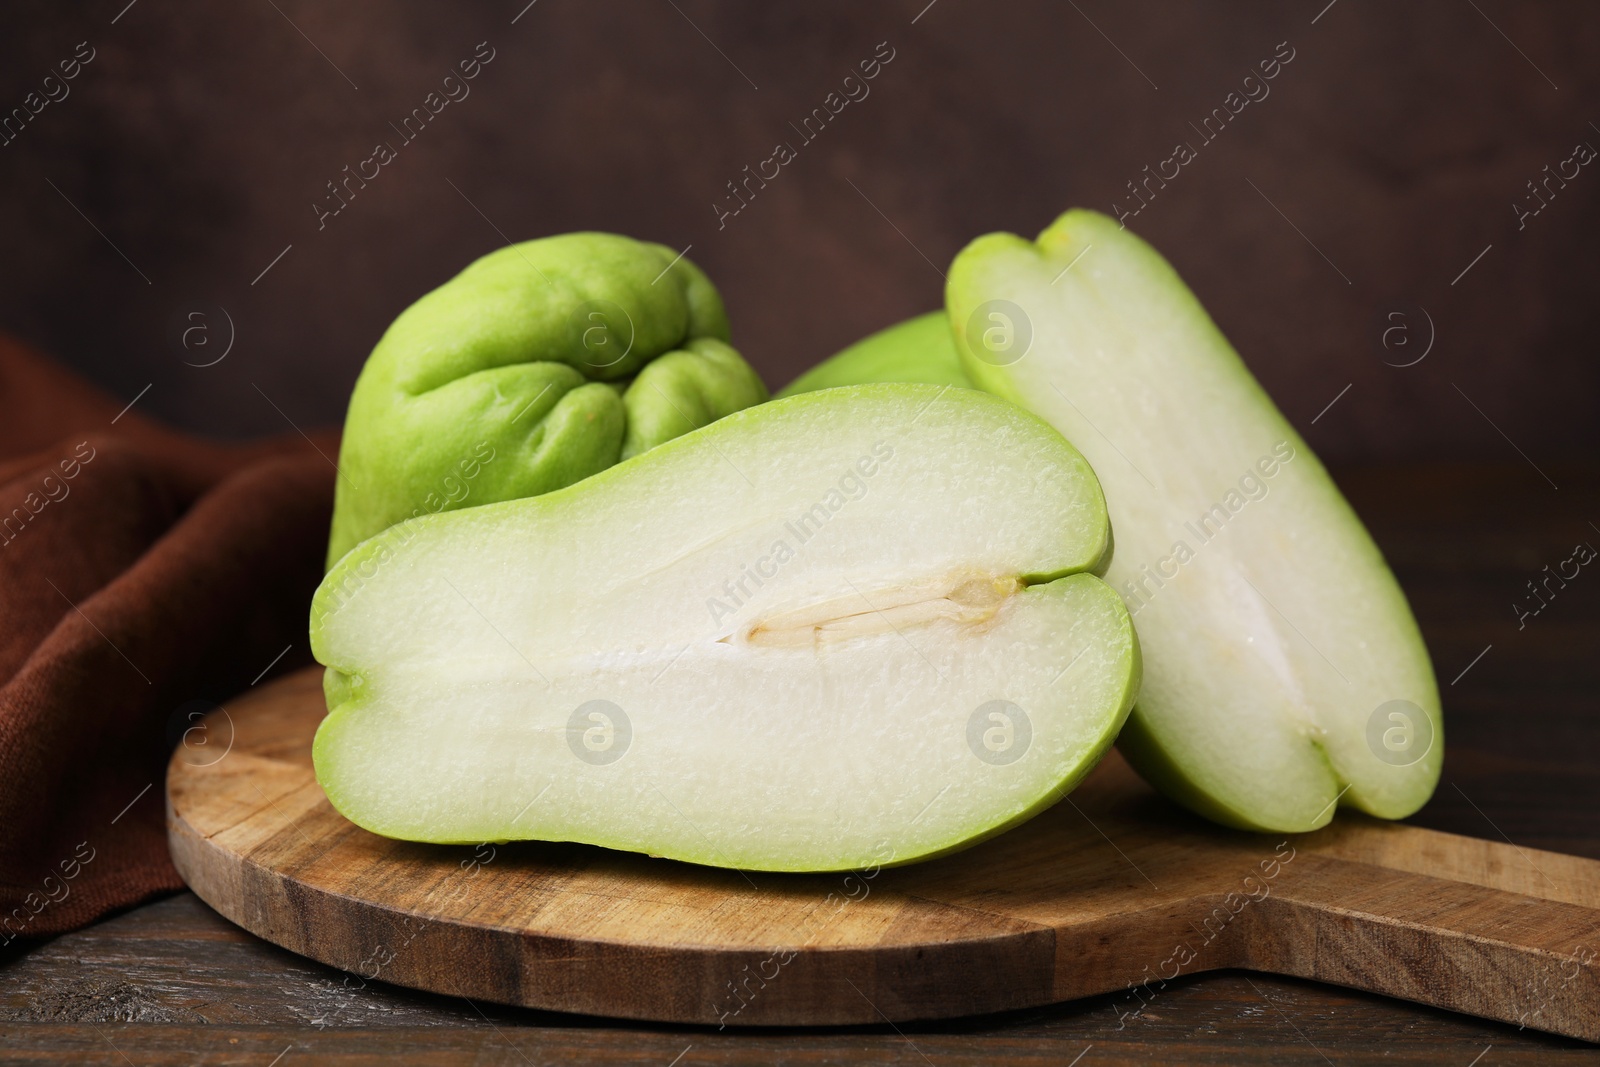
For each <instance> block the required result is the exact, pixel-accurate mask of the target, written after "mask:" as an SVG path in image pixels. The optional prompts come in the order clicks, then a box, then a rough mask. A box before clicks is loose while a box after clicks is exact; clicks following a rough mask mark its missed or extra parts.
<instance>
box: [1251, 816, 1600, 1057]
mask: <svg viewBox="0 0 1600 1067" xmlns="http://www.w3.org/2000/svg"><path fill="white" fill-rule="evenodd" d="M1341 822H1343V823H1344V825H1342V826H1340V827H1338V828H1330V831H1323V832H1322V834H1313V835H1307V836H1306V837H1305V838H1302V839H1300V840H1298V841H1296V842H1295V844H1296V845H1297V846H1298V847H1300V848H1301V850H1302V855H1301V857H1300V858H1299V859H1297V860H1295V861H1294V863H1293V864H1292V869H1294V870H1295V873H1296V875H1297V877H1293V878H1282V879H1279V880H1278V884H1276V885H1275V886H1274V887H1273V890H1272V893H1271V895H1270V896H1269V897H1267V898H1266V899H1264V900H1262V901H1261V902H1260V906H1259V908H1256V909H1252V910H1254V911H1256V913H1257V914H1256V916H1255V921H1253V922H1251V923H1249V926H1250V928H1251V929H1250V930H1249V934H1248V936H1246V937H1243V938H1241V939H1240V942H1242V948H1243V956H1244V959H1243V960H1242V961H1241V963H1242V966H1245V967H1250V968H1253V969H1256V970H1262V971H1269V972H1272V973H1277V974H1289V975H1297V976H1300V977H1303V978H1311V979H1315V980H1317V981H1321V982H1333V983H1336V984H1338V985H1344V986H1353V987H1356V988H1360V989H1367V990H1371V991H1373V992H1378V993H1385V994H1387V995H1389V996H1394V997H1401V998H1404V999H1406V1000H1413V1001H1420V1002H1422V1003H1427V1004H1433V1005H1436V1006H1438V1007H1441V1008H1449V1009H1451V1010H1453V1011H1461V1012H1467V1013H1470V1014H1472V1015H1480V1016H1485V1017H1488V1018H1493V1019H1499V1020H1502V1021H1504V1022H1508V1023H1511V1024H1512V1025H1515V1026H1517V1027H1519V1028H1520V1027H1525V1026H1526V1027H1532V1028H1534V1029H1537V1030H1546V1031H1553V1032H1555V1033H1561V1034H1569V1035H1572V1036H1574V1037H1581V1038H1584V1039H1586V1040H1589V1041H1600V862H1596V861H1594V860H1587V859H1581V858H1579V857H1575V856H1566V855H1561V854H1558V853H1554V852H1542V851H1539V850H1536V849H1523V848H1518V847H1516V846H1513V845H1509V844H1497V843H1495V842H1490V841H1480V840H1477V839H1474V838H1466V837H1458V836H1456V835H1454V834H1444V833H1438V832H1436V831H1432V830H1424V829H1420V828H1417V827H1411V826H1401V825H1395V824H1386V823H1381V822H1379V821H1377V820H1366V819H1362V818H1361V817H1359V816H1354V817H1348V818H1347V817H1344V816H1341ZM1319 838H1320V840H1319ZM1424 870H1425V871H1427V872H1428V873H1427V874H1423V873H1420V872H1421V871H1424Z"/></svg>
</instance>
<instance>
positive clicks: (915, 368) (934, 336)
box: [778, 311, 977, 397]
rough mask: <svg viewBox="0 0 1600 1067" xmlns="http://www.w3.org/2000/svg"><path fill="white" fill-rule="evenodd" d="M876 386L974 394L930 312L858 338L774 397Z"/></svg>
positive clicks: (936, 315)
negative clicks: (912, 385)
mask: <svg viewBox="0 0 1600 1067" xmlns="http://www.w3.org/2000/svg"><path fill="white" fill-rule="evenodd" d="M876 382H921V383H923V384H926V385H959V386H962V387H963V388H966V389H975V388H977V386H975V385H973V384H972V379H971V378H969V377H967V372H966V371H965V370H963V369H962V367H961V354H960V353H959V352H957V351H956V342H955V337H954V335H953V334H951V332H950V320H949V318H948V317H947V316H946V315H945V313H944V312H943V311H930V312H928V313H927V314H925V315H918V316H917V317H916V318H914V319H907V320H906V321H904V322H901V323H897V324H895V325H893V326H890V327H889V328H888V329H885V330H879V331H878V332H877V333H875V334H872V335H871V336H869V337H863V338H862V339H861V340H859V341H857V342H856V343H855V344H853V345H851V346H850V347H849V348H846V349H844V350H843V351H841V352H838V353H836V354H835V355H833V356H830V357H828V358H827V359H825V360H823V361H822V362H821V363H818V364H817V365H816V366H815V367H812V368H811V369H810V370H808V371H806V372H805V373H804V374H802V375H800V377H798V378H796V379H795V380H794V381H792V382H790V383H789V384H788V385H786V386H784V387H783V388H782V389H781V390H779V392H778V396H780V397H785V396H794V395H795V394H797V393H811V392H815V391H816V390H818V389H833V388H835V387H837V386H841V385H866V384H869V383H876Z"/></svg>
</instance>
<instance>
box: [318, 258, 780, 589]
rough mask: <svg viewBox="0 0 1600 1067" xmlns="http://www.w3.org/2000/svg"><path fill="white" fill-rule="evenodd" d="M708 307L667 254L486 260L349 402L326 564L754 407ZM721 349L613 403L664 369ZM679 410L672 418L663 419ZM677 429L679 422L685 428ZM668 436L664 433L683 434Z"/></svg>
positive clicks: (451, 287)
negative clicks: (689, 353) (398, 526)
mask: <svg viewBox="0 0 1600 1067" xmlns="http://www.w3.org/2000/svg"><path fill="white" fill-rule="evenodd" d="M727 339H728V322H727V316H726V314H725V313H724V311H723V307H722V301H721V298H720V297H719V296H718V295H717V292H716V290H715V288H713V287H712V285H711V283H710V281H708V280H707V279H706V277H705V275H704V274H702V273H701V272H700V270H699V268H697V267H696V266H695V265H694V264H693V263H691V262H690V261H689V260H688V259H686V258H683V257H681V256H679V255H678V254H677V253H676V252H674V251H673V250H672V249H669V248H666V247H665V246H663V245H655V244H647V243H644V242H640V241H635V240H632V239H630V238H627V237H620V236H616V235H613V234H604V233H576V234H564V235H561V236H557V237H547V238H543V239H541V240H537V241H528V242H524V243H522V244H518V245H512V246H510V247H507V248H502V249H500V250H498V251H496V252H492V253H490V254H489V255H487V256H484V257H483V258H482V259H479V260H478V261H476V262H475V263H473V264H471V265H470V266H468V267H467V268H466V270H464V271H462V272H461V273H460V274H458V275H457V276H456V277H455V278H453V279H451V280H450V281H449V282H447V283H446V284H444V285H443V286H441V287H439V288H438V289H435V290H434V291H433V292H431V293H429V294H427V295H426V296H424V297H423V298H422V299H420V300H418V301H417V302H416V303H415V304H413V305H412V306H411V307H409V308H407V309H406V310H405V311H404V312H402V313H401V314H400V316H399V318H397V319H396V320H395V321H394V323H393V324H392V325H391V326H390V327H389V329H388V330H387V331H386V332H385V333H384V335H383V338H382V339H381V340H380V341H379V342H378V345H377V347H376V348H374V349H373V352H372V355H371V356H370V357H369V358H368V360H367V363H366V365H365V367H363V369H362V372H361V376H360V378H359V379H358V380H357V382H356V386H355V390H354V392H353V393H352V395H351V398H350V410H349V413H348V416H347V418H346V420H345V430H344V438H343V441H342V444H341V446H340V456H339V478H338V482H337V486H336V489H335V496H334V517H333V527H332V532H331V535H330V538H329V546H328V563H329V565H330V566H331V565H332V564H333V562H334V561H335V560H337V559H338V558H339V557H340V556H342V555H344V553H345V552H347V551H349V550H350V548H352V547H353V546H354V545H355V544H357V543H358V542H360V541H362V540H364V539H365V538H367V537H370V536H372V535H373V534H375V533H377V532H378V531H379V530H382V529H384V528H385V527H387V526H390V525H392V524H393V523H396V522H399V521H400V520H402V519H405V518H409V517H411V516H414V515H419V514H429V513H433V512H439V511H448V510H454V509H457V508H462V507H469V506H473V505H476V504H482V503H487V502H490V501H495V500H507V499H514V498H517V497H523V496H534V495H538V494H540V493H545V492H549V491H550V490H552V489H559V488H561V487H563V486H566V485H571V484H572V483H574V482H576V481H579V480H581V479H583V478H586V477H588V476H589V475H591V474H594V473H595V472H597V471H600V470H604V469H605V468H606V467H609V466H611V465H613V464H615V463H616V462H618V460H619V459H621V458H622V457H623V455H624V449H625V447H626V446H627V444H628V443H629V439H628V421H629V417H630V414H631V415H632V416H633V417H635V418H639V419H643V420H645V421H646V422H648V423H649V424H650V429H649V431H648V432H646V433H643V434H640V435H637V440H634V441H633V442H632V443H633V445H634V447H635V448H636V449H637V448H640V447H645V446H644V444H643V442H644V441H645V440H646V439H648V440H652V441H659V440H661V439H663V434H666V433H668V432H670V431H671V430H673V429H674V428H682V429H687V428H692V427H690V426H689V425H688V424H689V423H694V424H696V425H698V420H700V419H704V418H708V417H715V413H726V412H727V411H728V410H730V407H731V406H732V405H734V404H738V403H741V402H743V403H756V402H759V401H760V400H761V399H763V398H764V396H765V389H764V387H762V386H760V381H759V378H758V377H757V376H756V375H755V372H754V371H753V370H751V369H750V367H749V366H748V365H747V364H745V362H744V361H743V360H742V359H740V358H739V356H738V354H737V353H736V352H734V351H733V350H732V349H731V348H727V347H726V341H727ZM708 341H710V342H717V343H718V344H720V345H721V346H722V347H721V348H720V349H719V350H718V354H717V356H716V357H715V358H714V359H707V360H705V361H704V363H703V365H698V366H695V367H694V368H693V369H692V370H691V369H689V368H686V367H685V366H683V364H684V362H686V361H685V360H674V361H673V363H674V365H675V366H676V367H677V371H676V372H675V373H662V374H660V375H657V376H654V377H655V379H656V380H657V381H659V382H662V383H666V384H665V385H664V386H663V389H662V390H661V391H657V390H655V389H648V390H646V391H644V392H641V393H638V394H637V395H635V396H634V397H633V398H632V399H631V400H625V399H624V398H623V397H622V396H621V395H620V394H619V392H618V389H617V388H616V387H615V386H616V385H619V384H621V383H622V382H623V380H624V379H626V378H628V377H629V376H630V375H634V374H636V373H638V372H640V370H641V368H648V367H649V366H650V365H651V363H652V361H654V360H656V359H657V358H658V357H661V356H662V355H663V354H666V353H674V352H678V351H680V350H692V349H693V348H694V347H695V346H696V345H697V344H699V343H701V342H708ZM674 402H675V403H676V404H677V405H678V407H679V408H680V409H681V411H682V412H683V414H682V415H679V414H678V413H676V412H674V411H672V409H671V405H672V403H674ZM684 416H687V417H684ZM682 429H679V431H678V432H682Z"/></svg>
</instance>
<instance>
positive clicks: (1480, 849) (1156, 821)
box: [167, 670, 1600, 1041]
mask: <svg viewBox="0 0 1600 1067" xmlns="http://www.w3.org/2000/svg"><path fill="white" fill-rule="evenodd" d="M320 680H321V674H320V671H318V670H307V671H303V672H301V673H298V674H295V675H292V676H290V677H287V678H285V679H283V680H281V681H279V682H276V683H274V684H272V685H269V686H266V687H263V688H262V689H260V690H256V691H252V692H251V693H249V694H248V695H246V696H243V697H240V698H239V699H238V700H236V701H234V702H232V703H230V704H228V705H227V706H226V707H225V708H223V709H221V710H219V711H217V712H214V713H213V714H212V715H210V716H209V717H207V718H206V719H204V720H203V721H201V722H199V723H197V724H196V725H194V726H193V727H191V728H190V730H189V732H188V733H187V734H186V735H185V736H184V739H183V742H182V743H181V744H180V745H179V746H178V748H177V750H176V751H175V752H174V754H173V757H172V762H171V765H170V767H169V770H168V774H167V813H168V828H169V829H168V834H169V838H170V841H171V846H172V857H173V861H174V862H175V863H176V864H177V867H178V870H179V871H180V872H181V873H182V874H183V877H184V878H185V879H186V880H187V881H188V883H189V885H190V887H191V888H192V889H193V890H194V891H195V892H196V893H197V894H199V896H200V897H201V898H202V899H204V900H205V901H206V902H207V903H209V904H210V905H211V906H212V907H214V908H215V909H216V910H217V911H219V912H221V913H222V914H223V915H224V916H226V917H228V918H229V919H231V920H233V921H234V922H236V923H238V924H239V925H240V926H242V927H244V928H245V929H246V930H249V931H251V932H252V933H255V934H257V935H259V936H261V937H263V938H265V939H267V940H268V941H272V942H275V943H276V944H279V945H282V946H284V947H285V948H288V949H291V950H293V951H295V952H298V953H301V954H303V955H306V956H309V957H311V958H313V959H316V960H320V961H322V962H323V963H327V964H330V965H332V966H334V967H338V968H341V969H343V970H345V971H347V972H349V974H348V975H347V977H346V979H345V982H346V984H347V985H350V986H352V987H355V986H359V985H361V984H364V983H365V982H367V981H372V980H382V981H386V982H394V983H398V984H400V985H406V986H413V987H416V988H419V989H427V990H432V991H434V992H438V993H445V994H458V995H463V996H467V997H473V998H483V999H485V1000H491V1001H498V1002H502V1003H506V1004H521V1005H526V1006H528V1007H535V1008H547V1009H554V1010H559V1011H572V1012H583V1013H586V1014H592V1015H611V1016H623V1017H627V1018H634V1019H650V1020H658V1021H665V1022H680V1023H705V1024H711V1025H728V1026H744V1025H796V1024H799V1025H836V1024H848V1023H873V1022H882V1021H885V1020H888V1021H901V1020H910V1019H931V1018H944V1017H949V1016H957V1015H967V1014H973V1013H979V1012H991V1011H1000V1010H1005V1009H1012V1008H1022V1007H1028V1006H1033V1005H1039V1004H1046V1003H1050V1002H1054V1001H1060V1000H1068V999H1072V998H1075V997H1082V996H1087V995H1090V994H1097V993H1106V992H1118V991H1120V994H1121V995H1120V996H1119V997H1117V999H1116V1000H1115V1001H1114V1002H1113V1004H1112V1005H1111V1006H1110V1007H1108V1009H1107V1011H1108V1012H1115V1013H1117V1015H1118V1016H1119V1017H1122V1016H1128V1015H1132V1014H1134V1013H1137V1012H1139V1011H1141V1010H1144V1009H1145V1008H1146V1007H1147V1006H1155V1010H1159V1005H1160V1002H1161V997H1162V994H1163V991H1164V989H1165V988H1166V986H1167V984H1168V983H1170V982H1171V981H1172V980H1173V979H1174V978H1176V977H1178V976H1179V975H1187V974H1194V973H1196V972H1198V971H1205V970H1211V969H1213V968H1218V967H1244V968H1250V969H1253V970H1258V971H1267V972H1271V973H1275V974H1288V975H1298V976H1301V977H1305V978H1314V979H1317V980H1320V981H1324V982H1332V983H1336V984H1339V985H1345V986H1353V987H1356V988H1358V989H1366V990H1372V991H1374V992H1378V993H1385V994H1388V995H1390V996H1395V997H1401V998H1404V999H1407V1000H1414V1001H1418V1002H1421V1003H1425V1004H1433V1005H1438V1006H1440V1007H1445V1008H1450V1009H1454V1010H1456V1011H1462V1012H1468V1013H1471V1014H1473V1015H1481V1016H1484V1017H1487V1018H1491V1019H1500V1020H1504V1021H1506V1022H1510V1023H1513V1024H1516V1025H1526V1026H1529V1027H1533V1028H1535V1029H1539V1030H1547V1031H1551V1032H1554V1033H1559V1034H1566V1035H1569V1036H1573V1037H1580V1038H1584V1039H1587V1040H1590V1041H1600V964H1597V959H1596V958H1597V955H1600V862H1596V861H1593V860H1586V859H1579V858H1577V857H1573V856H1564V855H1560V854H1558V853H1553V852H1542V851H1538V850H1534V849H1524V848H1517V847H1515V846H1512V845H1509V844H1497V843H1492V842H1487V841H1478V840H1474V839H1472V838H1465V837H1456V836H1454V835H1451V834H1442V833H1436V832H1434V831H1430V830H1422V829H1418V828H1415V827H1410V826H1403V825H1398V824H1393V823H1385V822H1381V821H1378V820H1373V819H1367V818H1364V817H1360V816H1355V815H1349V814H1343V813H1341V814H1340V815H1339V817H1338V818H1337V819H1335V821H1334V822H1333V824H1332V825H1331V826H1329V827H1326V828H1324V829H1323V830H1320V831H1318V832H1316V833H1311V834H1301V835H1296V836H1290V837H1287V838H1286V837H1284V836H1281V835H1280V836H1262V835H1254V834H1247V833H1240V832H1235V831H1229V830H1224V829H1220V828H1218V827H1215V826H1212V825H1210V824H1208V823H1205V822H1203V821H1201V820H1199V819H1197V818H1195V817H1193V816H1191V815H1188V814H1187V813H1185V812H1183V811H1181V810H1180V809H1178V808H1176V807H1174V806H1173V805H1171V804H1169V803H1167V802H1166V801H1164V800H1163V799H1161V798H1160V797H1159V796H1157V795H1156V794H1155V793H1154V792H1153V791H1151V790H1150V789H1149V787H1147V786H1146V785H1144V784H1143V783H1142V782H1141V781H1140V780H1139V779H1138V777H1137V776H1135V775H1134V774H1133V772H1132V771H1131V770H1129V768H1128V766H1127V765H1126V764H1125V763H1124V762H1123V761H1122V759H1121V758H1120V757H1119V756H1116V755H1114V754H1113V755H1112V756H1111V757H1109V758H1108V759H1107V760H1106V761H1105V762H1104V763H1103V764H1102V765H1101V766H1100V768H1099V769H1098V770H1096V771H1095V772H1094V774H1093V775H1092V776H1091V777H1090V778H1089V779H1088V780H1087V781H1086V782H1085V783H1084V784H1083V785H1082V786H1080V787H1079V788H1078V789H1077V790H1076V791H1075V792H1074V793H1072V795H1071V796H1069V797H1068V798H1067V799H1066V800H1065V801H1063V802H1062V803H1061V804H1058V805H1057V806H1056V807H1054V808H1053V809H1051V810H1050V811H1048V812H1046V813H1044V814H1043V815H1040V816H1039V817H1038V818H1036V819H1034V820H1032V821H1031V822H1029V823H1026V824H1025V825H1023V826H1021V827H1019V828H1017V829H1015V830H1013V831H1011V832H1010V833H1007V834H1003V835H1001V836H1000V837H998V838H995V839H993V840H991V841H988V842H986V843H984V844H982V845H979V846H978V847H976V848H973V849H969V850H967V851H965V852H962V853H958V854H956V855H953V856H949V857H946V858H944V859H940V860H935V861H933V862H930V863H924V864H918V865H914V866H911V867H901V868H893V869H888V870H866V871H858V872H854V873H846V874H828V875H783V874H766V873H760V872H750V873H749V874H741V873H740V872H738V871H731V870H721V869H715V868H709V867H697V866H693V865H690V864H685V863H677V862H673V861H670V860H657V859H650V858H647V857H644V856H639V855H633V854H627V853H619V852H610V851H607V850H604V849H600V848H594V847H590V846H586V845H572V844H544V843H533V842H522V843H513V844H505V845H493V844H486V845H482V846H478V847H476V848H475V847H472V846H440V845H418V844H411V843H407V842H402V841H391V840H388V839H386V838H382V837H377V836H375V835H373V834H370V833H367V832H366V831H364V830H361V829H359V828H358V827H356V826H354V825H353V824H351V823H349V822H347V821H346V820H345V819H344V818H343V817H342V816H340V815H339V814H338V813H337V812H335V811H334V810H333V808H332V807H330V806H329V804H328V801H327V799H326V798H325V797H324V796H323V793H322V790H321V789H320V788H319V787H318V785H317V783H316V779H315V778H314V777H313V775H312V767H311V738H312V734H313V732H314V731H315V729H316V726H317V723H318V722H319V720H320V719H321V718H322V716H323V714H324V709H323V702H322V693H321V687H320Z"/></svg>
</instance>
